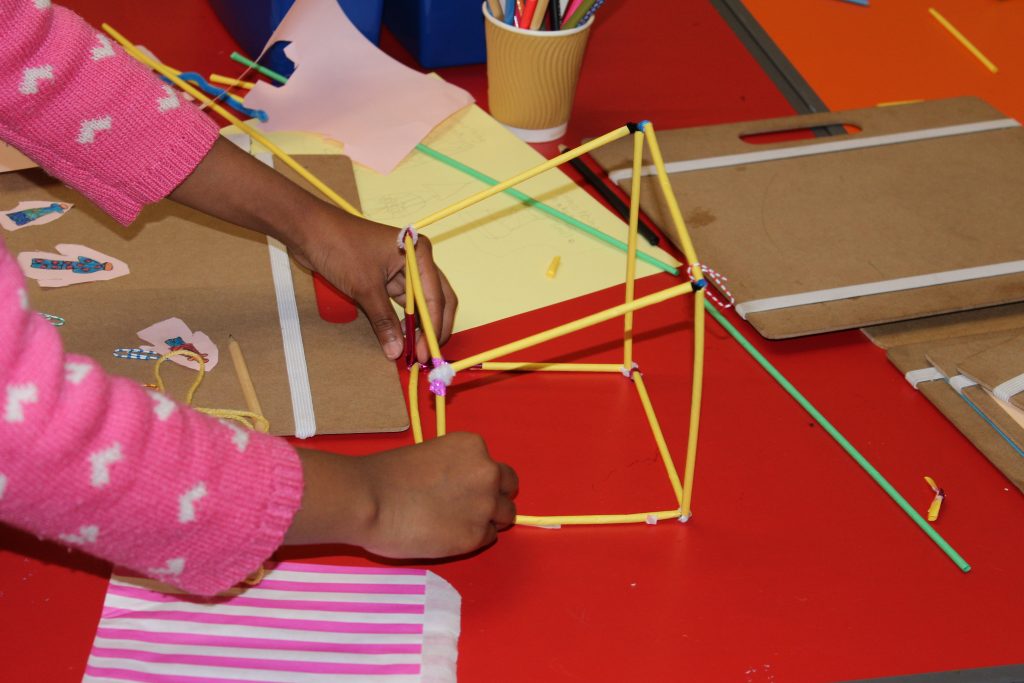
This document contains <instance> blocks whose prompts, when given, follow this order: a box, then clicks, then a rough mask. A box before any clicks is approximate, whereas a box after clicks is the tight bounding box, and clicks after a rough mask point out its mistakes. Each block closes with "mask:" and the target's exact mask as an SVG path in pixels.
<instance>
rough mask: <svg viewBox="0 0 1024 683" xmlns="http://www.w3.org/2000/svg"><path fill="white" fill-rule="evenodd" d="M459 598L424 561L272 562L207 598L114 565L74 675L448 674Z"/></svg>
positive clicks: (306, 679) (265, 678) (322, 678)
mask: <svg viewBox="0 0 1024 683" xmlns="http://www.w3.org/2000/svg"><path fill="white" fill-rule="evenodd" d="M460 607H461V598H460V597H459V594H458V593H457V592H456V591H455V589H454V588H452V587H451V586H450V585H449V584H448V583H447V582H445V581H444V580H443V579H441V578H440V577H438V576H437V575H436V574H433V573H432V572H428V571H426V570H423V569H387V568H380V567H331V566H324V565H314V564H305V563H300V562H282V563H280V564H278V565H277V566H275V567H273V568H272V569H270V571H268V572H267V574H266V576H265V577H264V578H263V580H262V581H261V582H260V584H259V585H258V586H254V587H240V588H235V589H232V590H231V591H228V593H226V594H225V596H224V597H217V598H211V599H203V598H194V597H190V596H187V595H181V594H177V593H175V592H174V591H173V590H172V589H169V588H167V587H165V586H161V585H160V584H158V583H156V582H154V581H151V580H147V579H139V578H129V577H119V576H115V577H113V578H112V579H111V581H110V587H109V588H108V589H107V596H106V599H105V600H104V603H103V613H102V617H101V619H100V623H99V627H98V629H97V631H96V639H95V640H94V641H93V646H92V652H91V653H90V655H89V662H88V664H87V668H86V672H85V677H84V678H83V679H82V680H83V681H88V682H90V683H97V682H99V681H144V682H156V681H174V682H177V683H182V682H185V681H189V682H194V683H215V682H219V681H235V682H236V683H237V682H238V681H261V682H268V683H269V682H277V681H280V682H281V683H321V682H322V683H327V682H328V681H357V680H358V681H364V680H374V681H381V682H382V683H418V682H420V681H431V682H437V683H441V682H443V681H454V680H455V662H456V657H457V654H458V649H457V643H458V637H459V612H460Z"/></svg>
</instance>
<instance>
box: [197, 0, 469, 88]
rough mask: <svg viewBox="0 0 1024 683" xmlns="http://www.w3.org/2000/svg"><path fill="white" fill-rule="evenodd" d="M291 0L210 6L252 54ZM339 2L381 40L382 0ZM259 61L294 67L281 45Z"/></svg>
mask: <svg viewBox="0 0 1024 683" xmlns="http://www.w3.org/2000/svg"><path fill="white" fill-rule="evenodd" d="M293 2H294V0H210V6H211V7H212V8H213V11H214V12H216V14H217V17H218V18H219V19H220V20H221V23H223V24H224V27H225V28H227V30H228V33H230V34H231V35H232V37H234V39H235V40H236V41H238V45H239V46H240V47H241V48H242V50H243V51H244V52H245V53H246V56H247V57H255V56H256V55H258V54H259V53H260V50H262V49H263V46H264V45H266V43H267V39H268V38H270V34H271V33H273V32H274V29H276V28H277V25H278V24H280V23H281V20H282V19H284V15H285V14H287V13H288V10H289V9H291V6H292V3H293ZM338 5H339V6H340V7H341V9H342V10H344V12H345V14H346V16H348V18H349V20H351V22H352V23H353V24H355V27H356V28H358V29H359V30H360V32H362V34H363V35H364V36H366V37H367V38H368V39H369V40H371V41H372V42H374V43H377V42H379V41H380V22H381V13H382V11H383V0H338ZM477 14H479V6H478V7H477ZM482 30H483V29H482V28H481V31H482ZM481 35H482V34H481ZM260 64H263V65H264V66H266V67H268V68H270V69H273V70H274V71H276V72H278V73H280V74H283V75H285V76H290V75H291V74H292V72H293V71H294V70H295V65H294V64H292V63H291V60H289V59H288V58H287V57H285V56H284V46H283V45H277V46H275V47H273V48H272V49H271V50H269V51H268V53H267V55H266V56H264V58H263V59H261V60H260Z"/></svg>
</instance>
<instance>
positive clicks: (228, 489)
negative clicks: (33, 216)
mask: <svg viewBox="0 0 1024 683" xmlns="http://www.w3.org/2000/svg"><path fill="white" fill-rule="evenodd" d="M24 287H25V280H24V278H23V276H22V274H21V271H20V269H19V268H18V265H17V262H16V261H15V260H14V259H13V257H12V256H11V255H10V253H8V252H7V251H6V249H3V248H2V247H0V520H2V521H3V522H5V523H7V524H11V525H13V526H16V527H20V528H22V529H26V530H28V531H30V532H32V533H34V534H36V535H37V536H40V537H42V538H47V539H51V540H56V541H60V542H63V543H65V544H69V545H73V546H75V547H78V548H80V549H82V550H84V551H86V552H89V553H91V554H94V555H97V556H99V557H102V558H104V559H106V560H109V561H111V562H113V563H115V564H117V565H119V566H124V567H128V568H130V569H134V570H136V571H138V572H141V573H143V574H145V575H147V576H150V577H153V578H158V579H161V580H165V581H168V582H170V583H173V584H176V585H178V586H180V587H181V588H183V589H185V590H187V591H189V592H193V593H200V594H212V593H215V592H218V591H220V590H223V589H224V588H227V587H229V586H231V585H233V584H235V583H237V582H238V581H240V580H241V579H243V578H244V577H245V576H246V575H247V574H248V573H250V572H252V571H254V570H255V569H256V568H257V567H258V566H259V564H260V563H261V562H262V561H263V560H264V559H266V557H267V556H269V555H270V554H271V553H272V552H273V551H274V549H275V548H277V547H278V546H279V545H280V544H281V542H282V540H283V538H284V533H285V531H286V530H287V529H288V526H289V525H290V524H291V520H292V517H293V516H294V514H295V511H296V510H297V509H298V506H299V502H300V499H301V494H302V471H301V466H300V465H299V462H298V456H297V454H296V453H295V450H294V449H293V448H292V447H291V446H290V445H289V444H288V443H287V442H286V441H284V440H283V439H280V438H276V437H271V436H267V435H264V434H259V433H256V432H251V431H248V430H246V429H244V428H243V427H241V426H240V425H236V424H235V423H231V422H227V421H224V422H222V421H220V420H216V419H213V418H211V417H208V416H206V415H203V414H201V413H199V412H196V411H194V410H192V409H190V408H188V407H186V406H184V405H180V404H178V403H176V402H175V401H173V400H172V399H170V398H168V397H167V396H165V395H163V394H159V393H156V392H153V391H149V390H147V389H144V388H143V387H141V386H139V385H137V384H135V383H134V382H132V381H129V380H127V379H124V378H119V377H112V376H108V375H107V374H105V373H104V371H103V370H102V369H101V368H100V367H99V366H97V365H96V363H95V362H93V361H92V360H90V359H88V358H84V357H81V356H75V355H71V354H67V355H65V354H64V352H63V350H62V347H61V342H60V337H59V335H58V334H57V331H56V329H55V328H53V326H52V325H50V324H49V323H48V322H46V321H45V320H44V319H43V318H42V317H41V316H39V315H38V314H36V313H33V312H31V311H29V310H28V309H27V305H26V299H27V297H26V294H25V289H24Z"/></svg>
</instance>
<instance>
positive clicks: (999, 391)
mask: <svg viewBox="0 0 1024 683" xmlns="http://www.w3.org/2000/svg"><path fill="white" fill-rule="evenodd" d="M1022 391H1024V374H1020V375H1017V376H1016V377H1013V378H1011V379H1008V380H1006V381H1005V382H1003V383H1002V384H1000V385H998V386H997V387H996V388H995V389H993V390H992V393H993V394H995V396H996V398H1001V399H1002V400H1004V401H1006V402H1007V403H1009V402H1010V398H1011V397H1013V396H1014V395H1016V394H1019V393H1020V392H1022Z"/></svg>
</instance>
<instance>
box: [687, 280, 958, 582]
mask: <svg viewBox="0 0 1024 683" xmlns="http://www.w3.org/2000/svg"><path fill="white" fill-rule="evenodd" d="M704 308H705V310H707V312H708V313H710V314H711V317H712V318H714V319H715V320H716V321H717V322H718V324H719V325H721V326H722V327H723V328H724V329H725V331H726V332H728V333H729V335H730V336H732V338H733V339H735V340H736V342H737V343H738V344H739V345H740V346H742V347H743V350H744V351H746V352H747V353H748V354H750V356H751V357H752V358H753V359H754V360H755V361H757V363H758V364H759V365H760V366H761V367H762V368H764V370H765V371H766V372H767V373H768V374H769V375H771V376H772V379H774V380H775V381H776V382H778V383H779V386H781V387H782V388H783V389H785V391H786V393H787V394H789V395H790V396H791V397H793V400H795V401H796V402H797V403H799V404H800V407H801V408H803V409H804V410H806V411H807V413H808V414H809V415H810V416H811V417H813V418H814V420H815V422H817V423H818V424H819V425H821V426H822V428H824V430H825V431H826V432H828V434H829V436H831V437H832V438H833V439H835V441H836V443H838V444H839V445H840V446H842V448H843V450H844V451H846V453H847V454H848V455H849V456H850V457H851V458H853V459H854V460H855V461H856V462H857V464H858V465H860V466H861V469H863V470H864V471H865V472H867V473H868V476H870V477H871V478H872V479H874V480H875V483H876V484H878V485H879V486H880V487H881V488H882V490H883V491H885V492H886V493H887V494H888V495H889V497H890V498H892V500H893V502H895V503H896V504H897V505H899V506H900V507H901V508H902V509H903V512H905V513H906V514H907V516H908V517H910V519H912V520H913V521H914V524H917V526H919V527H921V530H922V531H923V532H925V533H926V534H928V538H930V539H932V541H933V542H934V543H935V545H937V546H939V548H940V549H941V550H942V552H944V553H946V555H947V556H948V557H949V559H951V560H953V563H954V564H956V566H957V567H959V568H960V569H961V571H964V572H969V571H971V565H969V564H967V561H966V560H965V559H964V558H962V557H961V556H960V553H958V552H957V551H956V550H954V549H953V546H951V545H950V544H949V543H947V542H946V539H944V538H943V537H942V536H940V535H939V533H938V532H937V531H935V529H933V528H932V526H931V525H930V524H928V522H926V521H925V520H924V518H923V517H921V515H919V514H918V513H917V511H916V510H915V509H914V508H913V507H911V506H910V503H908V502H907V499H906V498H904V497H903V496H902V495H900V492H899V491H897V490H896V489H895V488H893V486H892V484H890V483H889V482H888V481H886V479H885V477H883V476H882V475H881V473H879V471H878V470H876V469H875V468H874V466H872V464H871V463H870V462H868V461H867V459H866V458H865V457H864V456H863V455H861V454H860V453H858V452H857V449H856V448H854V447H853V444H851V443H850V442H849V441H847V440H846V437H845V436H843V435H842V434H840V433H839V430H838V429H836V428H835V427H833V426H832V424H831V423H830V422H829V421H828V420H826V419H825V416H824V415H822V414H821V413H820V412H818V409H817V408H815V407H814V406H813V405H811V402H810V401H808V400H807V399H806V398H804V396H803V394H801V393H800V392H799V391H797V389H796V387H794V386H793V385H792V384H791V383H790V381H789V380H788V379H786V378H785V377H783V375H782V373H781V372H779V371H778V370H776V369H775V367H774V366H773V365H772V364H771V363H769V362H768V359H767V358H765V357H764V356H763V355H761V352H760V351H758V350H757V349H755V348H754V347H753V345H752V344H751V343H750V342H749V341H747V339H746V338H745V337H744V336H743V335H742V334H740V331H739V330H737V329H736V328H735V327H733V325H732V323H730V322H729V321H728V320H726V319H725V316H723V315H722V314H721V313H719V311H718V309H717V308H715V307H714V306H713V305H712V304H711V303H709V302H708V301H707V300H706V299H705V300H704Z"/></svg>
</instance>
